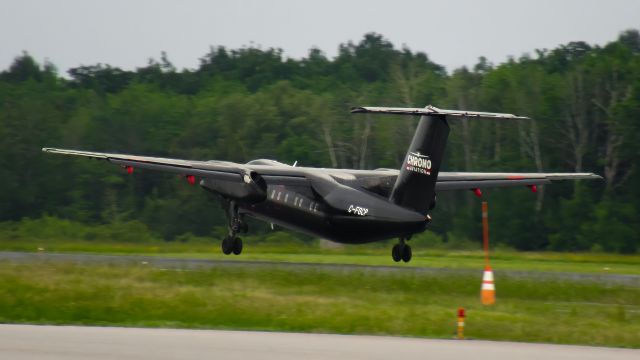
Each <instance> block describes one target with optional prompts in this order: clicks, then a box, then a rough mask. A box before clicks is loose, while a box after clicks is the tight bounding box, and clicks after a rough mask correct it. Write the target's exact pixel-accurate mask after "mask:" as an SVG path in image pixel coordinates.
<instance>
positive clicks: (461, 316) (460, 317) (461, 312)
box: [458, 308, 464, 340]
mask: <svg viewBox="0 0 640 360" xmlns="http://www.w3.org/2000/svg"><path fill="white" fill-rule="evenodd" d="M458 340H464V308H458Z"/></svg>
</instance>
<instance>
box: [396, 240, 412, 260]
mask: <svg viewBox="0 0 640 360" xmlns="http://www.w3.org/2000/svg"><path fill="white" fill-rule="evenodd" d="M407 240H409V239H408V238H400V241H399V242H398V243H397V244H395V245H393V249H391V257H392V258H393V261H395V262H399V261H400V260H402V261H404V262H409V261H411V255H412V253H411V246H409V244H407V243H406V241H407Z"/></svg>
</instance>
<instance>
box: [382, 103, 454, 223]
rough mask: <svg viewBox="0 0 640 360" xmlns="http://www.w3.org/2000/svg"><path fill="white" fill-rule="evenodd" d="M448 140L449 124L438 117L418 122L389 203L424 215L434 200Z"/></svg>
mask: <svg viewBox="0 0 640 360" xmlns="http://www.w3.org/2000/svg"><path fill="white" fill-rule="evenodd" d="M448 137H449V124H447V119H446V117H445V116H442V115H424V116H422V117H421V118H420V122H419V123H418V127H417V128H416V132H415V134H414V135H413V140H411V146H409V151H408V152H407V155H406V157H405V160H404V163H403V164H402V168H400V174H399V175H398V179H397V180H396V184H395V185H394V187H393V191H392V192H391V198H390V200H391V201H392V202H393V203H395V204H398V205H400V206H402V207H405V208H408V209H412V210H415V211H417V212H420V213H423V214H426V213H427V212H429V209H430V208H431V207H432V206H431V205H432V204H433V202H434V200H435V188H436V181H437V179H438V172H439V171H440V165H441V164H442V158H443V156H444V148H445V146H446V145H447V138H448Z"/></svg>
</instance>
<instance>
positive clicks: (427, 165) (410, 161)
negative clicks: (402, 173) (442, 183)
mask: <svg viewBox="0 0 640 360" xmlns="http://www.w3.org/2000/svg"><path fill="white" fill-rule="evenodd" d="M405 168H406V169H407V170H409V171H413V172H417V173H419V174H425V175H431V159H429V156H427V155H422V154H420V153H419V152H410V153H409V154H408V155H407V163H406V165H405Z"/></svg>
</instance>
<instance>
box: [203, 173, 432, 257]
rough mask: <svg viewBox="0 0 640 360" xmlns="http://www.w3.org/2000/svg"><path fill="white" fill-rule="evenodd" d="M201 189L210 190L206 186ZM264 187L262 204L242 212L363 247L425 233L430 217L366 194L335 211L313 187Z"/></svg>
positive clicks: (347, 197) (270, 183)
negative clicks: (372, 243)
mask: <svg viewBox="0 0 640 360" xmlns="http://www.w3.org/2000/svg"><path fill="white" fill-rule="evenodd" d="M218 184H219V182H218ZM201 186H202V187H204V188H205V189H209V188H208V186H207V183H206V182H203V183H201ZM264 186H265V189H266V196H265V197H264V199H262V200H261V201H255V199H252V201H242V200H238V201H237V202H236V205H237V206H238V211H239V212H240V213H242V214H246V215H248V216H250V217H253V218H257V219H260V220H263V221H265V222H268V223H272V224H276V225H279V226H282V227H284V228H289V229H293V230H297V231H300V232H302V233H306V234H308V235H312V236H316V237H321V238H324V239H328V240H332V241H335V242H340V243H347V244H361V243H368V242H375V241H379V240H383V239H388V238H393V237H403V236H404V237H409V236H411V234H414V233H417V232H422V231H424V230H425V229H426V227H427V225H428V223H429V222H428V220H427V218H426V217H425V216H423V215H421V214H417V213H414V212H408V211H407V210H405V209H401V208H398V207H397V206H396V205H394V204H392V203H390V202H388V200H387V199H386V198H383V197H380V196H378V195H376V194H373V193H370V192H367V191H365V190H360V191H357V193H355V194H344V195H343V196H342V197H341V199H340V200H341V201H340V203H339V204H338V205H336V204H335V203H334V204H333V206H332V205H330V204H327V202H326V200H325V198H324V197H322V196H320V195H318V194H317V192H316V191H315V190H314V189H313V188H312V186H310V185H305V184H281V183H279V182H278V181H277V179H276V180H269V179H268V178H267V179H265V184H264ZM209 190H212V191H214V190H213V189H209ZM354 191H355V190H354ZM215 192H217V193H219V192H220V188H219V187H217V188H216V189H215Z"/></svg>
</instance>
